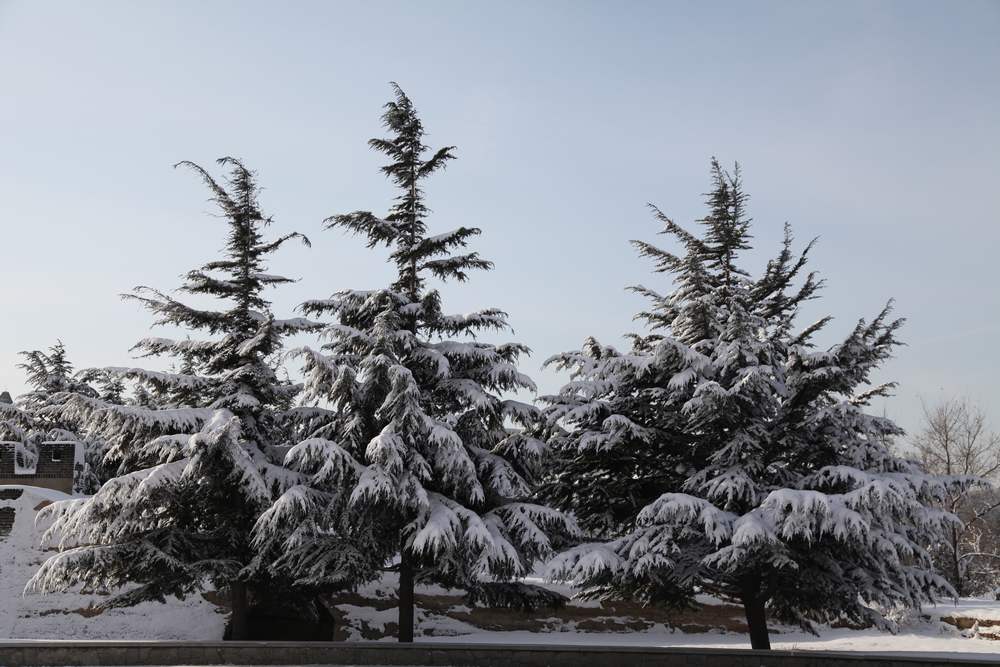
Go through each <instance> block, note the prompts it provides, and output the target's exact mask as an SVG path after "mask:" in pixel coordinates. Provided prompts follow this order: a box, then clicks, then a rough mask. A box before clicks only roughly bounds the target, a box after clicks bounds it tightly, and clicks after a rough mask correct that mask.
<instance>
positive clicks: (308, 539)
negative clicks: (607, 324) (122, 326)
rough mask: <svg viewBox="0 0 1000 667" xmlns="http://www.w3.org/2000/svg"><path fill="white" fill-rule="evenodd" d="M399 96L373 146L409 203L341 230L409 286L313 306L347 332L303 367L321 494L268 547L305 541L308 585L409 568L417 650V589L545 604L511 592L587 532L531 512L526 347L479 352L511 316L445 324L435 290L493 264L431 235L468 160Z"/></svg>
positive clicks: (305, 448)
mask: <svg viewBox="0 0 1000 667" xmlns="http://www.w3.org/2000/svg"><path fill="white" fill-rule="evenodd" d="M393 90H394V92H395V97H394V99H393V100H392V101H391V102H389V103H388V104H386V105H385V113H384V114H383V116H382V119H383V122H384V124H385V127H386V128H387V129H388V131H389V134H390V136H389V137H388V138H385V139H372V140H371V141H370V142H369V143H370V145H371V147H372V148H374V149H375V150H377V151H379V152H381V153H384V154H385V155H386V156H387V157H388V158H389V163H388V164H387V165H386V166H384V167H382V171H383V173H385V174H386V175H387V176H388V177H389V178H390V179H391V180H392V182H393V183H394V184H395V185H396V187H397V188H398V191H399V194H398V196H397V197H396V199H395V203H394V205H393V206H392V207H391V208H390V210H389V213H388V214H387V215H386V216H385V217H378V216H376V215H374V214H372V213H370V212H368V211H358V212H354V213H349V214H346V215H336V216H333V217H332V218H330V219H329V220H328V224H329V226H330V227H334V228H342V229H347V230H351V231H353V232H356V233H358V234H360V235H362V236H364V237H366V238H367V240H368V245H369V247H374V246H377V245H385V246H386V247H388V248H389V249H390V258H391V260H392V262H393V263H394V264H395V266H396V269H397V273H396V279H395V281H394V282H393V283H392V284H391V285H389V286H387V287H384V288H380V289H375V290H370V291H350V290H349V291H343V292H338V293H337V294H335V295H334V296H333V298H331V299H327V300H322V301H312V302H309V303H306V304H305V306H304V308H305V311H306V312H307V313H313V314H328V315H332V316H333V317H334V318H335V319H336V323H335V324H333V325H331V326H330V327H328V328H327V329H326V331H325V335H326V336H327V338H328V339H329V342H328V343H327V344H326V345H325V346H324V348H323V350H322V351H314V350H309V349H306V350H303V351H302V352H301V355H302V357H303V358H304V359H305V372H306V377H307V381H306V389H307V396H308V397H309V398H311V399H314V400H316V401H320V402H323V403H326V404H327V405H329V406H330V408H331V410H330V412H329V414H327V415H326V416H325V418H322V419H320V420H319V421H318V422H317V424H316V427H315V432H314V433H313V434H312V435H313V437H310V438H308V439H306V440H304V441H303V442H301V443H300V444H299V445H297V446H296V447H295V448H294V449H293V450H292V451H291V452H290V453H289V455H288V459H287V460H288V463H289V465H290V466H292V467H293V468H295V469H297V470H299V471H301V472H302V473H303V474H306V475H307V476H309V480H310V481H309V484H308V485H304V486H301V487H296V488H294V489H292V490H290V491H289V492H288V493H286V494H285V496H284V497H283V498H282V499H281V500H280V501H279V502H278V503H276V504H275V506H274V507H273V508H272V509H271V510H270V511H269V512H268V513H267V514H266V515H265V516H264V517H262V519H261V522H260V524H259V526H258V534H259V536H260V539H261V540H262V541H267V540H274V539H276V538H277V537H279V536H281V535H283V534H286V533H287V531H288V529H289V527H294V530H293V532H292V533H291V534H290V535H287V539H288V542H287V544H286V545H285V549H284V551H285V554H286V555H285V558H284V559H283V563H284V564H285V565H287V566H290V567H292V568H293V569H294V570H296V571H298V572H300V573H301V575H300V576H303V577H307V578H309V579H310V580H319V581H323V580H326V581H338V582H350V581H351V580H352V579H355V580H356V579H357V578H358V577H360V576H367V577H373V576H375V575H376V574H377V573H376V572H375V571H373V569H371V565H372V564H375V565H378V564H381V563H382V562H388V561H389V560H390V559H395V558H396V557H397V556H398V572H399V639H400V641H412V640H413V626H414V600H413V588H414V582H415V581H432V582H437V583H441V584H444V585H449V586H456V587H460V588H465V589H468V590H470V592H471V593H472V595H473V597H489V598H491V599H493V598H496V597H498V594H500V595H504V596H506V595H507V594H514V595H515V597H518V598H519V599H520V600H534V599H537V594H538V591H537V590H535V589H533V588H532V587H530V586H521V585H519V584H516V583H509V582H510V580H511V579H512V578H514V577H517V576H519V575H523V574H526V573H527V572H529V571H530V568H531V566H532V563H533V562H534V561H536V559H538V558H540V557H543V556H545V555H546V554H548V553H549V550H550V541H549V540H550V537H549V536H551V535H564V534H567V533H571V532H572V531H573V530H574V525H573V524H572V522H570V521H569V520H568V519H567V518H566V517H564V516H563V515H562V514H560V513H559V512H555V511H553V510H550V509H548V508H546V507H543V506H540V505H537V504H533V503H530V502H527V501H526V499H527V497H528V496H529V494H530V492H531V482H532V478H533V476H534V475H535V473H536V465H537V462H538V455H539V453H540V451H541V450H540V448H541V443H540V442H538V441H537V440H532V439H531V438H528V437H525V436H523V435H520V434H518V433H514V432H511V431H509V430H508V429H507V424H506V421H507V420H511V421H512V422H517V423H522V424H524V423H529V422H531V421H532V420H533V419H534V418H535V417H536V409H535V408H534V407H532V406H530V405H527V404H524V403H520V402H518V401H515V400H510V399H505V398H503V396H502V395H503V394H504V393H505V392H510V391H516V390H519V389H527V390H533V389H534V384H533V383H532V381H531V380H530V379H529V378H528V377H527V376H525V375H523V374H521V373H520V372H519V371H518V370H517V367H516V366H515V362H516V361H517V359H518V358H519V357H520V356H521V355H522V354H524V353H525V352H527V348H526V347H525V346H524V345H521V344H519V343H506V344H500V345H492V344H488V343H485V342H480V341H478V340H476V335H477V334H480V333H482V332H490V331H503V330H506V329H508V328H509V327H508V324H507V318H506V315H505V313H503V312H501V311H499V310H497V309H495V308H488V309H485V310H481V311H477V312H473V313H470V314H466V315H450V314H446V313H445V311H444V310H443V308H442V303H441V296H440V294H439V293H438V291H437V290H436V289H434V288H433V287H432V286H431V285H430V283H431V280H432V279H438V280H442V281H447V280H454V281H459V282H461V281H465V280H466V279H467V278H468V277H469V274H470V272H471V271H474V270H487V269H489V268H491V267H492V264H491V263H490V262H488V261H486V260H485V259H483V258H481V257H480V256H479V255H478V254H477V253H475V252H464V251H461V250H462V249H464V248H465V247H466V244H467V243H468V241H469V240H470V239H471V238H472V237H474V236H476V235H478V234H479V233H480V232H479V230H478V229H475V228H472V227H460V228H458V229H455V230H453V231H449V232H446V233H443V234H439V235H433V236H432V235H429V234H428V223H427V217H428V212H429V211H428V208H427V206H426V204H425V201H424V192H423V189H422V187H421V185H422V183H423V182H424V180H425V179H426V178H427V177H429V176H430V175H431V174H433V173H435V172H436V171H438V170H440V169H441V168H443V167H444V165H445V164H446V163H447V162H448V161H449V160H452V159H453V158H454V155H453V147H445V148H441V149H439V150H437V151H434V152H431V153H429V154H428V147H427V146H426V145H425V144H424V143H423V142H424V129H423V125H422V124H421V121H420V119H419V117H418V116H417V113H416V110H415V109H414V107H413V104H412V103H411V101H410V99H409V98H408V97H407V96H406V95H405V94H404V93H403V91H402V90H400V89H399V87H398V86H395V85H394V86H393ZM456 251H459V252H456ZM352 544H353V545H355V546H354V549H353V550H346V549H345V545H352ZM359 545H360V546H359ZM348 548H349V546H348ZM366 567H368V571H367V573H365V574H359V573H362V572H364V570H365V568H366ZM529 604H530V602H529Z"/></svg>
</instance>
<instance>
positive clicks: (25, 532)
mask: <svg viewBox="0 0 1000 667" xmlns="http://www.w3.org/2000/svg"><path fill="white" fill-rule="evenodd" d="M4 488H11V487H4ZM19 488H23V495H22V496H21V498H19V499H17V500H0V507H5V506H7V507H14V508H15V510H16V515H15V521H14V527H13V529H12V531H11V534H10V535H8V536H0V639H219V638H221V636H222V631H223V626H224V624H225V614H224V610H221V609H219V608H218V607H217V606H215V605H214V604H212V603H210V602H209V601H207V600H205V599H203V598H201V597H192V598H190V599H188V600H184V601H179V600H171V601H169V602H168V603H166V604H158V603H144V604H141V605H139V606H137V607H134V608H131V609H113V610H109V611H106V612H103V613H100V614H95V612H94V611H93V607H94V605H95V604H96V603H97V602H98V601H99V600H100V599H101V597H102V596H101V595H98V594H95V593H79V592H77V593H71V594H60V595H46V596H42V595H27V596H22V594H21V593H22V590H23V588H24V585H25V583H26V582H27V580H28V579H29V578H30V577H31V575H32V574H33V573H34V571H35V569H36V568H37V567H38V564H39V563H40V562H41V560H42V559H43V558H45V557H46V556H47V555H50V554H51V552H46V551H45V550H43V549H42V548H40V547H39V545H38V542H39V537H40V528H39V527H37V526H35V509H36V508H37V507H40V506H41V505H43V504H44V503H46V502H51V501H53V500H58V499H61V498H65V497H66V496H64V495H63V494H60V493H58V492H55V491H46V490H43V489H37V488H34V487H19ZM394 589H395V582H394V581H392V580H391V579H387V580H385V581H382V582H379V583H377V584H374V585H372V586H368V587H366V588H365V589H364V590H362V591H359V594H358V595H352V596H349V597H345V598H344V599H342V600H340V601H338V604H337V609H338V610H339V618H338V628H339V632H338V636H339V638H342V639H375V640H379V639H381V640H386V641H389V640H391V637H389V636H388V635H391V634H392V630H393V626H394V624H395V621H396V610H395V608H394V599H393V598H394V595H395V590H394ZM563 592H564V593H571V591H569V590H568V589H564V590H563ZM417 601H418V604H419V605H420V606H421V608H420V609H418V612H417V620H418V641H429V642H490V643H510V644H535V643H539V644H595V645H597V644H601V645H642V646H699V647H714V648H747V647H748V646H749V643H748V640H747V637H746V635H745V634H743V633H742V632H736V631H733V630H734V629H736V628H738V627H739V626H740V624H741V623H742V619H741V615H742V614H741V611H740V609H739V608H737V607H733V606H731V605H726V604H725V603H722V602H720V601H718V600H713V599H711V598H705V599H703V600H700V601H701V602H703V603H704V604H705V607H704V608H703V609H702V610H700V611H699V612H694V613H691V614H688V615H684V616H667V615H664V614H662V613H661V614H660V615H656V614H653V613H648V614H647V613H644V612H643V610H641V609H638V608H636V607H635V606H634V605H633V606H632V607H624V606H623V607H620V608H619V607H613V606H608V607H604V606H602V605H601V604H600V603H598V602H573V603H572V604H571V605H570V606H569V607H567V608H566V609H565V610H562V611H559V612H545V611H542V612H538V613H536V614H518V613H515V612H496V611H492V610H475V609H470V608H469V607H468V606H466V605H465V604H464V602H463V600H462V598H461V595H460V593H458V592H456V591H449V590H447V589H443V588H439V587H430V586H428V587H419V588H418V590H417ZM941 619H949V620H948V622H943V621H942V620H941ZM956 623H957V625H959V626H960V627H955V626H956ZM992 623H995V624H996V625H995V626H993V625H991V624H992ZM670 625H673V626H675V627H670ZM677 627H681V628H684V629H685V630H687V631H682V630H679V629H677ZM726 628H729V631H727V630H726ZM695 630H698V631H695ZM993 630H997V631H998V632H1000V602H994V601H986V600H960V601H959V602H958V604H957V605H956V604H952V603H945V604H940V605H937V606H933V607H927V608H925V609H924V610H923V615H922V617H921V616H916V615H915V616H914V618H913V619H912V620H910V621H908V622H907V623H905V624H904V625H903V627H902V629H901V631H900V632H899V633H898V634H895V635H893V634H888V633H883V632H879V631H876V630H870V629H869V630H848V629H832V628H831V629H825V630H824V631H823V632H822V633H821V636H819V637H815V636H813V635H809V634H806V633H804V632H801V631H799V630H797V629H790V628H774V633H773V635H772V643H773V646H774V648H779V649H800V650H801V649H812V650H824V651H878V652H892V653H897V652H898V653H907V654H910V655H913V654H914V653H920V654H923V655H941V656H942V657H944V656H945V655H952V656H954V655H957V654H961V655H967V656H969V657H973V656H981V657H983V658H991V659H1000V641H997V640H991V639H988V638H987V637H989V636H991V634H992V632H991V631H993Z"/></svg>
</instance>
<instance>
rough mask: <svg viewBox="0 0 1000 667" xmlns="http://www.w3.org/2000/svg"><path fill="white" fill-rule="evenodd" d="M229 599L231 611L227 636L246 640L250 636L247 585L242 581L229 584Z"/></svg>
mask: <svg viewBox="0 0 1000 667" xmlns="http://www.w3.org/2000/svg"><path fill="white" fill-rule="evenodd" d="M229 600H230V604H231V605H232V608H233V613H232V615H231V616H230V618H229V638H230V639H234V640H237V641H239V640H246V639H249V638H250V605H249V603H248V602H247V585H246V584H245V583H243V582H242V581H234V582H232V583H231V584H229Z"/></svg>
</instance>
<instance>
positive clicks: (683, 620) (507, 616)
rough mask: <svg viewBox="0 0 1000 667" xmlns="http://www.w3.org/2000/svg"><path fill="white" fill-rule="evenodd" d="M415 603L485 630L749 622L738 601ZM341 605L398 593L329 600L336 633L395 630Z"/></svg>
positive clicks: (424, 598) (367, 603)
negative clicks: (526, 607) (674, 604)
mask: <svg viewBox="0 0 1000 667" xmlns="http://www.w3.org/2000/svg"><path fill="white" fill-rule="evenodd" d="M415 601H416V605H417V607H418V608H419V609H422V610H423V611H424V612H425V613H426V614H427V615H430V616H438V617H446V618H451V619H454V620H456V621H460V622H462V623H466V624H468V625H471V626H474V627H476V628H480V629H482V630H493V631H512V630H521V631H528V632H558V631H560V630H565V629H568V628H575V629H579V630H584V631H588V632H612V633H614V632H618V633H621V632H637V631H642V630H647V629H649V628H652V627H653V626H655V625H658V624H662V625H664V626H666V627H670V628H677V629H678V630H682V631H684V632H708V631H712V630H723V631H729V632H738V633H745V632H746V631H747V627H746V622H745V620H744V618H743V609H742V607H738V606H735V605H729V604H719V605H702V606H700V607H698V608H696V609H680V610H678V609H666V608H662V607H652V606H643V605H642V604H639V603H636V602H632V601H628V600H612V601H604V602H601V603H600V604H598V605H593V606H579V605H575V604H573V603H570V604H568V605H566V606H565V607H563V608H562V609H539V610H536V611H533V612H526V611H516V610H511V609H506V608H490V607H474V608H470V607H469V606H468V605H467V603H466V601H465V598H464V597H463V596H462V595H421V594H419V593H418V594H417V595H416V596H415ZM337 605H354V606H357V607H368V608H371V609H373V610H375V611H380V612H381V611H386V610H389V609H393V608H395V606H396V599H395V598H391V597H387V598H377V599H372V598H366V597H363V596H361V595H358V594H357V593H341V594H338V595H335V596H334V597H333V598H332V599H331V600H330V606H331V608H332V609H333V610H335V616H336V628H337V630H336V636H337V638H338V639H341V638H343V639H346V638H347V637H348V635H349V633H348V632H347V627H346V626H348V625H350V626H352V627H353V628H354V629H355V630H357V632H358V633H360V634H361V636H362V637H364V638H365V639H379V638H382V637H387V636H391V635H392V633H394V632H395V629H396V626H395V624H394V623H386V627H385V629H384V630H382V629H380V628H372V627H370V626H369V625H368V624H367V623H365V622H364V621H363V620H354V621H352V619H350V618H349V617H348V615H347V613H346V612H344V611H342V610H340V609H338V608H337Z"/></svg>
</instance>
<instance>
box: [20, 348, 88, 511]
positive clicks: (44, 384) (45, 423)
mask: <svg viewBox="0 0 1000 667" xmlns="http://www.w3.org/2000/svg"><path fill="white" fill-rule="evenodd" d="M20 354H21V357H22V358H23V360H24V361H23V362H22V363H20V364H18V368H20V369H22V370H23V371H24V372H25V379H26V381H27V383H28V385H29V386H30V387H31V390H30V391H28V392H27V393H25V394H23V395H21V396H18V397H17V399H16V400H15V401H14V402H13V403H12V404H2V403H0V440H5V441H8V442H11V441H13V442H15V443H16V451H15V458H16V463H17V465H18V466H19V467H21V468H22V469H24V470H30V469H32V468H34V467H35V464H36V463H37V461H38V451H39V449H38V448H39V446H40V445H41V444H42V443H43V442H46V441H59V442H73V443H75V444H76V448H77V450H78V456H79V458H78V460H77V463H78V465H76V466H75V471H74V480H73V488H74V490H75V491H76V492H81V493H93V492H94V491H96V490H97V488H98V487H100V485H101V483H102V482H104V480H105V479H107V477H106V475H107V471H106V468H105V466H104V455H105V451H106V449H107V443H106V442H105V440H104V439H103V438H101V437H100V436H96V435H88V434H87V431H86V429H84V428H82V424H81V423H80V422H79V421H77V420H74V419H72V417H71V416H69V415H67V414H64V413H63V408H64V406H65V404H66V403H67V401H70V400H76V399H91V398H96V397H97V396H98V395H99V392H98V390H97V389H95V388H94V386H92V383H91V382H90V380H91V378H86V377H81V376H80V375H79V374H74V372H73V364H72V363H71V362H70V361H69V357H68V356H67V354H66V347H65V345H63V343H62V341H57V342H56V344H55V345H53V346H51V347H50V348H49V349H48V351H43V350H31V351H25V352H21V353H20ZM99 386H101V385H99Z"/></svg>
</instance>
